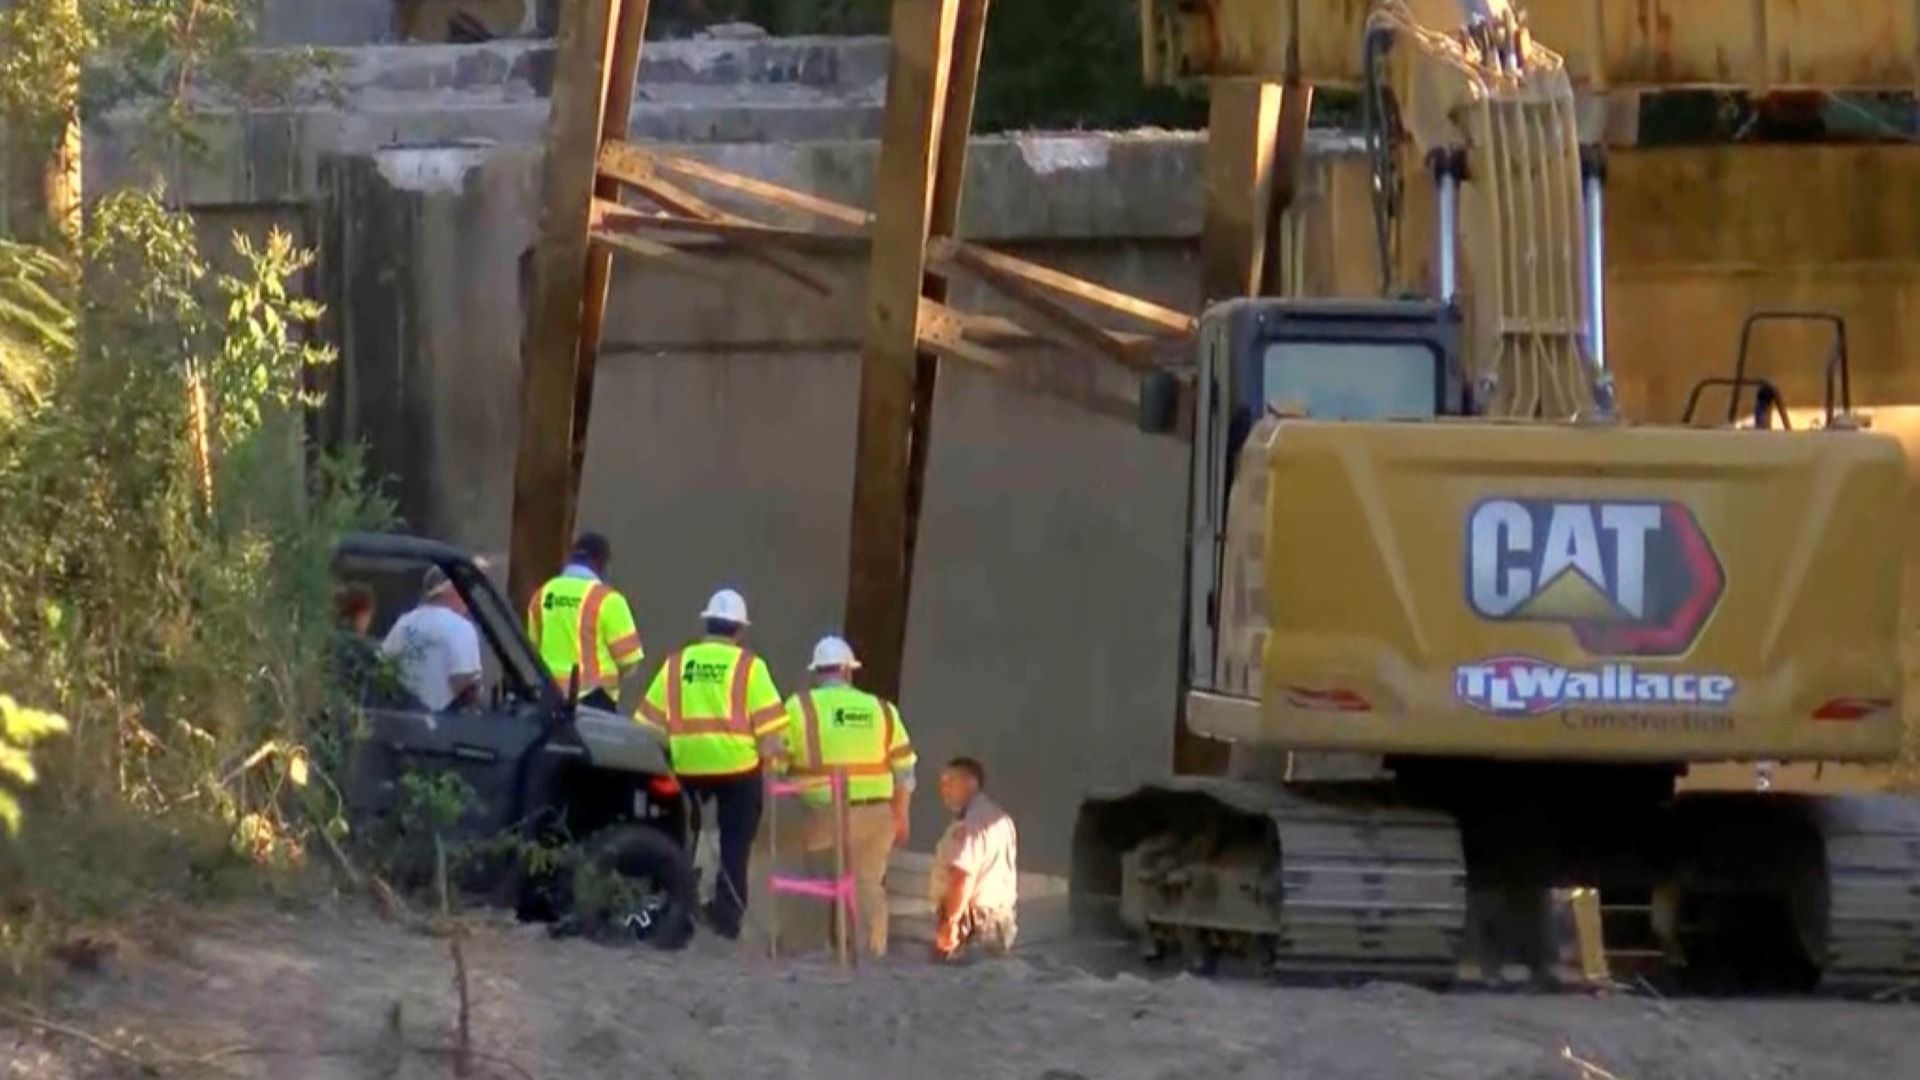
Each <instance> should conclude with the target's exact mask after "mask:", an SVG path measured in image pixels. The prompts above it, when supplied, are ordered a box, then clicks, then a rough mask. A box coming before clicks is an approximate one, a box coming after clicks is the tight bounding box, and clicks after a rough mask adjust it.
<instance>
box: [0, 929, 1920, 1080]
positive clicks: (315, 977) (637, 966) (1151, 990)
mask: <svg viewBox="0 0 1920 1080" xmlns="http://www.w3.org/2000/svg"><path fill="white" fill-rule="evenodd" d="M466 940H467V945H466V949H465V951H466V956H467V962H468V965H469V968H470V984H469V985H470V991H471V1001H472V1030H473V1032H474V1043H473V1045H474V1046H475V1048H476V1050H477V1051H478V1054H477V1056H476V1060H475V1062H474V1065H473V1069H472V1072H471V1073H470V1075H472V1076H475V1077H535V1078H539V1080H548V1078H556V1080H557V1078H563V1077H567V1078H571V1077H582V1078H585V1077H622V1078H626V1077H636V1078H640V1077H646V1078H651V1077H662V1078H682V1077H686V1078H694V1077H722V1076H725V1077H767V1078H782V1077H792V1078H797V1080H803V1078H814V1077H820V1078H827V1077H831V1078H833V1080H877V1078H894V1077H899V1078H911V1077H923V1076H924V1077H969V1078H971V1077H982V1078H989V1077H991V1078H999V1077H1005V1078H1010V1080H1074V1078H1084V1080H1107V1078H1112V1080H1128V1078H1136V1077H1137V1078H1141V1080H1147V1078H1155V1080H1158V1078H1166V1080H1173V1078H1196V1080H1197V1078H1205V1077H1287V1078H1293V1077H1298V1078H1301V1080H1410V1078H1435V1080H1522V1078H1534V1077H1538V1078H1550V1080H1608V1078H1609V1077H1617V1078H1619V1080H1696V1078H1697V1080H1735V1078H1738V1080H1776V1078H1778V1080H1786V1078H1795V1080H1818V1078H1827V1077H1831V1078H1833V1080H1866V1078H1892V1080H1900V1078H1920V1009H1916V1008H1915V1007H1914V1006H1908V1005H1873V1004H1864V1003H1842V1002H1834V1001H1804V1000H1802V1001H1766V1002H1741V1003H1733V1002H1709V1001H1693V1000H1687V1001H1664V1000H1658V999H1653V998H1646V997H1633V996H1625V995H1622V996H1613V997H1587V996H1506V995H1487V994H1466V993H1456V994H1436V993H1431V992H1427V991H1424V990H1419V989H1414V988H1411V987H1406V986H1395V985H1385V984H1382V985H1374V986H1367V987H1363V988H1360V989H1356V990H1323V989H1300V988H1287V987H1277V986H1271V985H1264V984H1252V983H1247V982H1210V981H1203V980H1197V979H1192V978H1187V977H1172V978H1157V979H1151V980H1149V979H1145V978H1142V977H1139V976H1136V975H1132V974H1121V975H1118V976H1114V977H1101V976H1095V975H1092V974H1089V973H1087V971H1086V970H1085V969H1083V968H1082V967H1079V966H1076V965H1075V964H1073V963H1070V962H1068V961H1067V960H1066V959H1065V957H1064V954H1063V953H1062V951H1061V947H1058V946H1046V947H1043V948H1041V949H1040V950H1038V951H1036V952H1035V953H1034V954H1032V955H1029V956H1026V957H1024V958H1023V957H1016V958H1013V959H1007V960H997V961H988V962H982V963H979V964H976V965H973V966H969V967H965V968H961V969H957V970H953V969H947V970H943V969H938V968H935V967H932V966H930V965H929V964H927V963H926V962H925V960H924V959H922V958H921V957H920V956H918V955H897V956H895V957H894V958H892V959H891V960H889V961H888V962H887V963H885V964H881V965H869V966H867V967H863V968H862V969H860V970H859V971H857V972H853V973H843V972H841V971H838V970H836V969H835V968H833V967H832V966H831V965H830V964H827V963H824V962H819V961H808V960H802V961H788V962H780V963H775V962H772V961H769V960H766V959H749V958H745V957H743V956H741V955H740V954H739V953H738V951H736V950H732V949H729V948H726V947H724V946H722V945H721V944H720V943H718V942H716V941H715V940H714V939H712V938H710V937H703V938H701V939H698V940H696V942H695V944H694V946H693V947H692V948H690V949H689V950H688V951H687V952H685V953H681V954H676V955H667V954H661V953H658V952H654V951H651V950H640V949H630V950H619V949H611V948H605V947H601V946H596V945H591V944H587V943H584V942H578V941H553V940H550V939H549V938H548V937H547V936H546V935H545V933H544V932H543V931H542V930H541V929H539V928H537V927H522V926H515V925H512V924H511V923H510V922H506V921H501V920H497V919H487V920H484V921H481V922H479V923H477V924H476V925H474V926H473V927H472V928H471V929H470V931H469V936H468V937H467V939H466ZM903 951H905V950H903ZM452 972H453V966H452V964H451V962H450V960H449V957H448V948H447V943H446V942H445V941H444V940H440V939H436V938H433V937H430V936H427V935H426V934H423V933H419V932H415V931H409V930H406V929H403V928H401V927H398V926H395V925H392V924H388V923H384V922H382V921H380V920H379V919H377V918H375V917H374V916H372V915H371V914H367V913H364V912H358V911H354V910H347V909H340V910H331V909H330V910H326V911H319V912H312V911H309V912H303V913H300V914H287V913H284V912H279V911H272V910H258V909H248V910H240V911H225V912H219V913H213V914H203V915H199V916H195V917H194V918H192V919H191V920H189V921H188V923H187V924H186V925H184V926H182V927H180V928H179V929H178V931H177V932H173V933H169V934H167V935H165V936H164V937H163V938H162V939H161V940H159V941H157V942H154V943H150V944H148V945H144V946H135V945H131V944H123V945H120V946H118V947H117V948H116V949H115V950H114V951H113V953H112V955H111V958H110V959H108V960H107V961H106V962H105V963H104V964H103V965H102V966H101V968H100V970H98V971H95V972H91V973H86V974H76V975H75V976H74V977H73V980H72V984H71V986H70V988H69V989H68V990H67V991H66V993H65V994H64V995H63V996H62V997H61V998H60V999H59V1000H57V1001H56V1002H54V1003H53V1004H51V1005H49V1006H47V1007H46V1008H45V1009H44V1010H42V1011H41V1012H39V1013H38V1014H37V1015H38V1016H39V1017H40V1018H41V1019H44V1020H48V1021H52V1022H54V1023H58V1024H61V1025H63V1026H66V1027H68V1028H70V1029H71V1031H70V1032H69V1033H65V1034H61V1033H53V1032H50V1031H48V1030H46V1029H45V1028H34V1027H32V1026H30V1025H23V1024H20V1023H18V1022H15V1023H12V1024H7V1023H5V1022H0V1077H5V1078H7V1080H14V1078H32V1080H78V1078H95V1077H99V1078H106V1077H113V1078H118V1077H123V1076H140V1075H147V1076H151V1075H156V1074H157V1075H161V1076H174V1077H210V1078H219V1077H274V1078H299V1080H309V1078H310V1080H334V1078H342V1080H344V1078H356V1080H357V1078H361V1077H395V1078H398V1077H445V1076H451V1075H453V1065H452V1062H451V1061H450V1060H449V1058H448V1057H447V1056H446V1054H445V1053H444V1048H446V1047H448V1046H449V1045H450V1044H451V1042H452V1039H453V1034H452V1032H453V1024H454V1018H455V1013H456V1004H455V1002H456V997H455V994H454V991H453V981H452ZM9 1009H11V1007H9ZM15 1018H16V1021H17V1020H18V1015H17V1014H16V1017H15ZM82 1036H90V1037H92V1038H96V1039H98V1040H100V1041H102V1042H103V1043H106V1044H110V1045H111V1046H112V1047H115V1048H120V1049H133V1050H135V1051H136V1052H137V1053H139V1054H141V1055H143V1056H145V1058H146V1059H147V1060H148V1061H149V1062H151V1063H154V1064H157V1065H158V1069H157V1070H155V1071H146V1072H143V1071H142V1070H141V1069H140V1068H139V1067H137V1066H136V1065H134V1064H132V1063H130V1062H129V1061H127V1060H126V1059H124V1058H122V1057H119V1056H117V1055H116V1054H115V1053H110V1052H108V1051H107V1050H105V1049H100V1048H96V1047H93V1046H89V1045H88V1044H87V1043H86V1042H85V1041H83V1039H82ZM1569 1053H1571V1054H1572V1055H1573V1056H1574V1057H1575V1058H1577V1059H1579V1061H1584V1062H1587V1063H1589V1064H1590V1065H1591V1066H1596V1067H1598V1069H1600V1070H1604V1071H1592V1070H1589V1069H1583V1067H1582V1066H1581V1065H1580V1064H1579V1061H1576V1060H1572V1059H1570V1058H1568V1057H1567V1056H1566V1055H1567V1054H1569Z"/></svg>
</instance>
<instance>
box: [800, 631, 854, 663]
mask: <svg viewBox="0 0 1920 1080" xmlns="http://www.w3.org/2000/svg"><path fill="white" fill-rule="evenodd" d="M859 666H860V661H859V660H858V659H857V658H855V656H854V655H853V646H851V645H849V644H847V643H846V642H845V641H843V640H841V639H840V638H839V637H837V636H835V635H833V634H828V635H827V636H826V637H823V638H821V639H820V644H818V645H815V646H814V647H813V663H812V665H811V667H812V670H814V671H830V670H832V669H834V668H843V667H844V668H857V667H859Z"/></svg>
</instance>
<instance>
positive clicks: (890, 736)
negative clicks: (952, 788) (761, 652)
mask: <svg viewBox="0 0 1920 1080" xmlns="http://www.w3.org/2000/svg"><path fill="white" fill-rule="evenodd" d="M787 715H788V716H789V717H791V718H793V719H794V720H795V721H796V722H795V723H794V724H793V725H791V726H789V727H788V728H787V758H788V761H789V762H790V763H791V764H790V765H789V766H788V771H789V772H790V773H791V775H793V776H795V777H800V778H806V779H818V780H821V781H824V780H825V779H826V778H828V777H830V776H831V775H832V774H833V772H834V770H836V769H838V770H845V772H846V774H847V800H848V801H849V802H856V803H860V802H875V801H880V800H887V799H892V798H893V772H894V770H895V769H907V768H912V767H913V764H914V762H915V761H917V760H918V757H917V755H915V754H914V752H913V743H912V742H911V741H910V740H909V738H908V736H907V726H906V725H905V724H903V723H901V722H900V713H899V710H897V709H895V708H894V707H893V706H892V705H891V704H890V703H888V702H886V701H884V700H882V699H880V698H877V697H875V696H873V695H872V694H869V693H867V692H865V691H863V690H857V689H855V688H853V687H851V686H846V685H828V686H816V687H814V688H813V689H811V690H806V691H802V692H801V693H798V694H795V695H794V696H793V697H792V698H791V699H789V700H788V701H787ZM802 798H804V799H805V800H806V801H807V802H809V803H812V804H813V805H815V806H825V805H827V804H828V802H829V801H830V800H831V798H832V790H831V788H829V787H828V786H827V785H826V783H824V782H822V783H817V784H812V785H810V786H809V787H808V788H807V790H806V791H805V792H804V793H803V794H802Z"/></svg>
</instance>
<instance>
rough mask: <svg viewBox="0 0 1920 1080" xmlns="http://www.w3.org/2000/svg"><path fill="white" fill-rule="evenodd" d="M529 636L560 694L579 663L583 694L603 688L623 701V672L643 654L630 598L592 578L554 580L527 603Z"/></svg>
mask: <svg viewBox="0 0 1920 1080" xmlns="http://www.w3.org/2000/svg"><path fill="white" fill-rule="evenodd" d="M527 636H528V637H530V638H532V639H533V647H534V648H535V649H538V650H539V652H540V659H541V660H543V661H545V662H546V665H547V674H548V675H549V676H551V677H552V679H553V682H554V685H555V686H557V687H558V688H559V690H560V692H561V693H562V694H564V693H566V692H567V686H568V683H569V682H570V681H571V679H572V678H573V669H574V667H575V665H578V666H579V668H580V693H582V694H588V693H592V692H593V691H594V690H604V691H606V692H607V694H608V696H610V697H612V698H613V699H614V700H615V701H619V700H620V675H621V673H622V672H624V671H628V670H631V669H632V668H633V666H634V665H635V664H638V663H639V662H640V658H641V657H642V656H644V655H646V654H645V652H644V651H643V650H642V649H641V647H640V631H639V630H638V629H637V628H635V626H634V625H633V609H631V608H629V607H628V606H627V598H626V597H624V596H621V595H620V593H619V592H618V591H616V590H614V589H612V588H609V587H607V586H606V585H604V584H601V583H600V582H598V581H595V580H593V579H592V578H581V577H566V576H561V577H557V578H554V579H553V580H552V581H549V582H547V583H546V584H545V585H542V586H541V587H540V590H539V591H538V592H536V593H534V594H533V599H532V600H531V601H530V602H529V603H528V604H527Z"/></svg>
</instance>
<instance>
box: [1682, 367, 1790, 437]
mask: <svg viewBox="0 0 1920 1080" xmlns="http://www.w3.org/2000/svg"><path fill="white" fill-rule="evenodd" d="M1710 386H1725V387H1729V388H1730V389H1729V392H1728V394H1727V423H1729V424H1731V423H1734V422H1735V419H1734V418H1735V417H1736V416H1737V415H1738V413H1739V405H1740V391H1741V390H1742V389H1744V388H1746V387H1748V386H1752V387H1754V388H1755V394H1754V420H1755V423H1756V424H1757V423H1758V422H1759V421H1760V419H1761V418H1762V417H1764V416H1765V415H1766V411H1767V406H1769V405H1771V406H1773V410H1774V412H1775V413H1777V414H1779V417H1780V428H1781V430H1783V431H1792V430H1793V419H1792V418H1791V417H1790V416H1788V415H1787V406H1786V402H1784V401H1782V400H1781V398H1780V388H1779V387H1777V386H1775V385H1773V381H1772V380H1771V379H1763V378H1760V377H1758V376H1755V377H1754V378H1751V379H1749V378H1745V377H1743V376H1739V375H1736V376H1734V377H1733V378H1728V377H1726V376H1725V375H1714V376H1709V377H1708V378H1705V379H1701V380H1700V381H1699V382H1697V383H1694V384H1693V392H1692V393H1690V394H1688V395H1687V407H1686V409H1685V410H1684V411H1682V412H1681V414H1680V423H1681V424H1683V425H1691V424H1692V423H1693V414H1694V411H1695V410H1696V409H1698V408H1699V406H1700V392H1701V391H1703V390H1705V389H1707V388H1708V387H1710Z"/></svg>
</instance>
